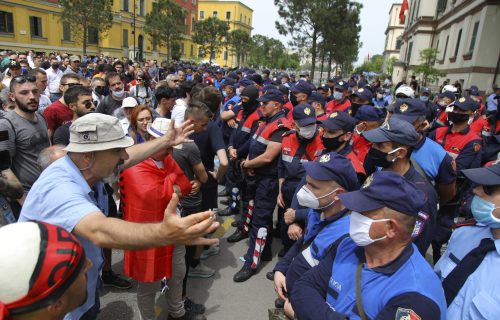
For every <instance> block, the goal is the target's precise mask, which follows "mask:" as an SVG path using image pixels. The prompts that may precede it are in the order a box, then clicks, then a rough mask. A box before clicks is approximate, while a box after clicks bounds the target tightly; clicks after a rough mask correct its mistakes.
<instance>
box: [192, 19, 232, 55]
mask: <svg viewBox="0 0 500 320" xmlns="http://www.w3.org/2000/svg"><path fill="white" fill-rule="evenodd" d="M228 30H229V26H228V25H227V23H226V22H224V21H222V20H219V19H217V18H215V17H210V18H208V19H205V20H201V21H197V22H196V24H195V30H194V34H193V36H192V40H193V41H194V42H195V43H196V44H198V45H199V49H200V53H201V55H200V56H201V57H204V56H206V55H207V54H208V55H209V57H210V58H209V60H210V63H212V59H214V58H215V56H216V55H217V54H218V53H220V52H221V51H222V48H223V47H224V46H225V39H226V37H227V35H228Z"/></svg>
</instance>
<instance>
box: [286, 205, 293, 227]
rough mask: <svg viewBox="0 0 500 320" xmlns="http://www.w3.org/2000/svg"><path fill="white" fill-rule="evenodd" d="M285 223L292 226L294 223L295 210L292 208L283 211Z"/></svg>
mask: <svg viewBox="0 0 500 320" xmlns="http://www.w3.org/2000/svg"><path fill="white" fill-rule="evenodd" d="M284 216H285V223H286V224H292V223H293V222H294V221H295V210H294V209H292V208H288V209H286V211H285V215H284Z"/></svg>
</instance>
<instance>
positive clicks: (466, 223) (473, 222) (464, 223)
mask: <svg viewBox="0 0 500 320" xmlns="http://www.w3.org/2000/svg"><path fill="white" fill-rule="evenodd" d="M476 224H477V221H476V219H474V218H472V219H468V220H464V221H462V222H457V223H455V224H453V226H451V228H452V229H458V228H461V227H472V226H475V225H476Z"/></svg>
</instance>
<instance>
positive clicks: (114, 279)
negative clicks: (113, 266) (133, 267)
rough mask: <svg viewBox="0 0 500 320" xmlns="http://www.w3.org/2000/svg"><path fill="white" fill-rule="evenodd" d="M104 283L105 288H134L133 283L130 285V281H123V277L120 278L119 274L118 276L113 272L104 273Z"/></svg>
mask: <svg viewBox="0 0 500 320" xmlns="http://www.w3.org/2000/svg"><path fill="white" fill-rule="evenodd" d="M102 282H103V283H104V285H105V286H111V287H115V288H117V289H130V288H132V283H130V281H128V280H125V279H123V277H120V275H119V274H116V273H114V272H113V271H103V272H102Z"/></svg>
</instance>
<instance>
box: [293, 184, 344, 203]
mask: <svg viewBox="0 0 500 320" xmlns="http://www.w3.org/2000/svg"><path fill="white" fill-rule="evenodd" d="M338 189H339V188H336V189H335V190H333V191H331V192H329V193H327V194H325V195H323V196H321V197H318V198H316V196H315V195H314V193H312V192H311V190H309V189H308V188H307V187H306V186H303V187H302V188H300V190H299V192H297V200H298V201H299V204H300V205H301V206H303V207H306V208H311V209H324V208H327V207H329V206H331V205H332V204H334V203H335V200H333V201H332V202H330V203H329V204H327V205H326V206H323V207H320V206H319V199H322V198H324V197H327V196H329V195H331V194H332V193H334V192H336V191H337V190H338Z"/></svg>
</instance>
